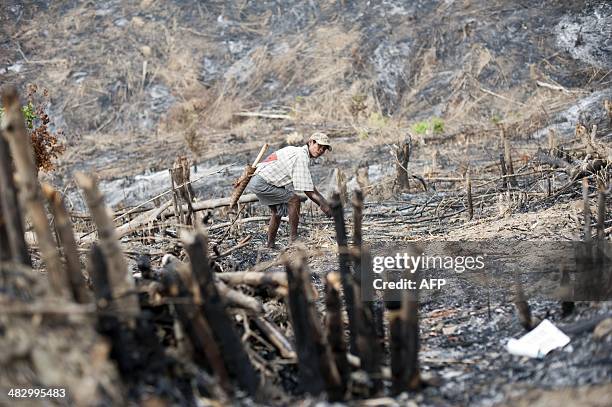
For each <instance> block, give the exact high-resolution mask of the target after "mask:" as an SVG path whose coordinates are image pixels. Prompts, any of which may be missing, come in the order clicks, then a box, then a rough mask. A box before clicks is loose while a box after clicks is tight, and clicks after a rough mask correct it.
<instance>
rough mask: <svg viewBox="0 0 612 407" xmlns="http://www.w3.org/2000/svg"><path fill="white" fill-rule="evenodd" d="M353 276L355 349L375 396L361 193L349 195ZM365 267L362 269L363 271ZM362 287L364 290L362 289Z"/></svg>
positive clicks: (375, 350) (377, 357)
mask: <svg viewBox="0 0 612 407" xmlns="http://www.w3.org/2000/svg"><path fill="white" fill-rule="evenodd" d="M352 204H353V244H354V245H355V251H354V253H353V273H354V274H353V276H354V279H355V284H354V288H355V298H356V301H355V302H356V305H358V306H359V315H360V318H359V320H358V322H359V326H358V335H357V349H358V352H359V358H360V360H361V368H362V369H363V370H364V371H365V372H366V373H367V374H368V376H369V377H370V379H371V380H372V389H371V394H377V393H378V392H380V390H381V389H382V384H383V383H382V380H381V373H380V363H381V355H382V350H381V348H380V343H379V340H378V337H377V335H376V326H375V318H374V301H373V300H374V299H373V298H370V297H371V296H372V294H373V293H372V291H371V289H372V276H373V272H372V270H371V265H372V261H371V259H370V253H369V251H368V250H367V249H364V248H363V236H362V221H363V193H362V192H361V191H360V190H355V191H353V199H352ZM362 260H365V261H362ZM364 267H365V269H364ZM363 284H365V287H364V286H363Z"/></svg>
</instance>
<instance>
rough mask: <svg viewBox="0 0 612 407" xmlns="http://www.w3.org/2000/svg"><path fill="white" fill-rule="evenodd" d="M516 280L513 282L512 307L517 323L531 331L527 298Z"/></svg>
mask: <svg viewBox="0 0 612 407" xmlns="http://www.w3.org/2000/svg"><path fill="white" fill-rule="evenodd" d="M516 278H517V280H516V282H515V291H516V292H515V297H514V306H515V307H516V310H517V312H518V318H519V322H520V323H521V325H522V326H523V328H525V329H526V330H527V331H531V329H532V328H533V320H532V318H531V309H530V308H529V303H528V302H527V298H526V297H525V293H524V292H523V285H522V284H521V282H520V281H519V280H518V278H519V277H516Z"/></svg>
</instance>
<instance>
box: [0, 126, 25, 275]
mask: <svg viewBox="0 0 612 407" xmlns="http://www.w3.org/2000/svg"><path fill="white" fill-rule="evenodd" d="M0 218H2V219H3V221H4V223H3V224H4V231H5V233H6V241H5V242H6V243H5V244H4V246H3V247H2V252H3V256H4V255H8V257H9V258H11V259H13V261H15V262H17V263H21V264H25V265H27V266H31V265H32V261H31V259H30V254H29V253H28V247H27V245H26V242H25V237H24V229H23V217H22V215H21V209H20V206H19V199H18V197H17V187H16V186H15V181H14V179H13V157H12V156H11V152H10V150H9V145H8V142H7V141H6V139H5V138H4V135H3V131H2V129H0Z"/></svg>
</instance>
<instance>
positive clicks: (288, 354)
mask: <svg viewBox="0 0 612 407" xmlns="http://www.w3.org/2000/svg"><path fill="white" fill-rule="evenodd" d="M253 321H254V322H255V325H256V326H257V328H259V330H260V331H261V332H262V333H263V334H264V335H265V336H266V338H268V340H269V341H270V342H271V343H272V345H274V347H276V349H278V352H279V353H280V355H281V356H282V357H283V358H285V359H295V358H296V357H297V353H296V352H295V349H294V348H293V345H292V344H291V342H289V340H288V339H287V338H286V337H285V335H283V334H282V333H281V331H280V329H279V328H278V327H277V326H276V324H275V323H274V322H272V321H269V320H267V319H266V318H263V317H261V316H258V315H254V316H253Z"/></svg>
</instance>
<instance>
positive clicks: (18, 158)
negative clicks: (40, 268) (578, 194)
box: [2, 87, 69, 298]
mask: <svg viewBox="0 0 612 407" xmlns="http://www.w3.org/2000/svg"><path fill="white" fill-rule="evenodd" d="M2 104H3V105H4V116H5V117H4V125H3V126H4V128H3V131H4V136H5V137H6V139H7V140H8V142H9V145H10V148H11V154H12V156H13V159H14V160H15V169H16V174H17V177H16V180H17V181H18V187H19V193H20V196H21V198H22V202H23V203H24V205H25V207H26V211H27V213H28V216H29V217H30V219H31V222H32V226H33V227H34V231H35V232H36V236H37V238H38V247H39V250H40V254H41V257H42V259H43V262H44V263H45V266H46V269H47V274H48V276H49V283H50V286H51V292H52V293H53V294H54V295H56V296H59V297H64V298H69V294H68V279H67V276H66V274H65V273H64V270H63V268H62V264H61V261H60V258H59V256H58V253H57V246H56V245H55V240H54V239H53V233H52V231H51V226H50V225H49V220H48V218H47V213H46V211H45V207H44V204H43V200H42V193H41V189H40V184H39V182H38V170H37V168H36V163H35V161H34V150H33V148H32V144H31V143H30V140H29V136H28V133H27V131H26V127H25V122H24V119H23V114H22V112H21V103H20V102H19V95H18V94H17V90H16V89H15V88H14V87H9V88H8V89H5V91H4V92H3V93H2Z"/></svg>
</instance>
